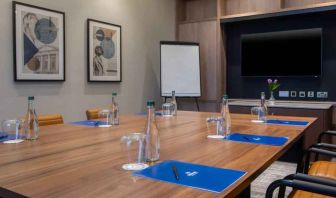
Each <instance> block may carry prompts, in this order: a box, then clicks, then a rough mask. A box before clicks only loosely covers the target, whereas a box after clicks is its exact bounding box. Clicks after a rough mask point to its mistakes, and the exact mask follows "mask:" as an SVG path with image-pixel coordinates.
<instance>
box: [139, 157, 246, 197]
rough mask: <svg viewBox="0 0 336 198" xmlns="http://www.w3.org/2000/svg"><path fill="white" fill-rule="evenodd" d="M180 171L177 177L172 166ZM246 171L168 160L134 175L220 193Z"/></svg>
mask: <svg viewBox="0 0 336 198" xmlns="http://www.w3.org/2000/svg"><path fill="white" fill-rule="evenodd" d="M174 165H175V167H176V170H177V172H178V178H179V179H178V180H177V179H176V177H175V175H174V172H173V170H172V167H173V166H174ZM245 174H246V172H243V171H237V170H231V169H222V168H216V167H210V166H204V165H199V164H191V163H185V162H179V161H174V160H168V161H164V162H161V163H159V164H156V165H154V166H151V167H148V168H146V169H144V170H141V171H137V172H134V173H133V175H135V176H140V177H145V178H149V179H153V180H158V181H163V182H168V183H173V184H177V185H182V186H187V187H192V188H197V189H201V190H206V191H210V192H216V193H220V192H222V191H223V190H225V189H226V188H228V187H229V186H230V185H232V184H233V183H235V182H236V181H238V180H239V179H240V178H241V177H243V176H244V175H245Z"/></svg>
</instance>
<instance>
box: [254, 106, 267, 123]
mask: <svg viewBox="0 0 336 198" xmlns="http://www.w3.org/2000/svg"><path fill="white" fill-rule="evenodd" d="M251 115H252V122H257V123H263V122H265V121H266V112H265V110H264V108H262V107H252V108H251Z"/></svg>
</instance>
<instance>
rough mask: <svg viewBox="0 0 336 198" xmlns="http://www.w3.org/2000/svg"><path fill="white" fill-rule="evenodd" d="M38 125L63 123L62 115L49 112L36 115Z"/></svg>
mask: <svg viewBox="0 0 336 198" xmlns="http://www.w3.org/2000/svg"><path fill="white" fill-rule="evenodd" d="M38 121H39V125H40V126H47V125H53V124H64V121H63V117H62V115H60V114H49V115H41V116H38Z"/></svg>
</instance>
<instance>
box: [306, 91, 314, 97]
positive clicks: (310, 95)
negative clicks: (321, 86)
mask: <svg viewBox="0 0 336 198" xmlns="http://www.w3.org/2000/svg"><path fill="white" fill-rule="evenodd" d="M307 96H308V98H314V97H315V93H314V91H308V92H307Z"/></svg>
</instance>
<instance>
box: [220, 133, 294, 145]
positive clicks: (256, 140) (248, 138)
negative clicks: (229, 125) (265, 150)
mask: <svg viewBox="0 0 336 198" xmlns="http://www.w3.org/2000/svg"><path fill="white" fill-rule="evenodd" d="M224 139H226V140H231V141H237V142H247V143H252V144H265V145H271V146H282V145H284V144H285V143H286V142H287V141H288V138H287V137H273V136H262V135H250V134H243V133H234V134H231V135H229V136H228V137H226V138H224Z"/></svg>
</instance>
